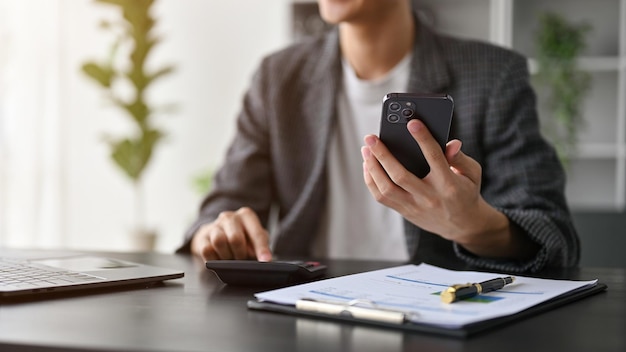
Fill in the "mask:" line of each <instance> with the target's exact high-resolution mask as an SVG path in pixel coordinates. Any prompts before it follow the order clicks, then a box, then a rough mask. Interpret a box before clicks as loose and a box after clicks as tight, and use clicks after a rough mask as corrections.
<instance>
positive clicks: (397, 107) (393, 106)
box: [389, 102, 402, 111]
mask: <svg viewBox="0 0 626 352" xmlns="http://www.w3.org/2000/svg"><path fill="white" fill-rule="evenodd" d="M401 107H402V106H401V105H400V103H396V102H393V103H391V104H389V110H391V111H400V108H401Z"/></svg>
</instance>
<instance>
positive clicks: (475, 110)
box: [179, 0, 579, 272]
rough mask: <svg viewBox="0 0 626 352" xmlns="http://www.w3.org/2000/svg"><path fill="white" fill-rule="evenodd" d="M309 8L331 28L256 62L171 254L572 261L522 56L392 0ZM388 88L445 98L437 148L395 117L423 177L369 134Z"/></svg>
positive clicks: (573, 239)
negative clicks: (204, 190) (209, 178)
mask: <svg viewBox="0 0 626 352" xmlns="http://www.w3.org/2000/svg"><path fill="white" fill-rule="evenodd" d="M318 4H319V7H320V14H321V16H322V18H323V19H324V20H325V21H327V22H328V23H331V24H336V26H335V28H334V29H333V30H332V31H330V32H329V33H327V34H325V35H323V36H321V37H319V38H315V39H311V40H309V41H306V42H303V43H299V44H295V45H293V46H290V47H288V48H286V49H284V50H282V51H279V52H277V53H274V54H272V55H270V56H268V57H267V58H265V59H264V60H263V61H262V63H261V65H260V67H259V68H258V70H257V72H256V74H255V76H254V78H253V81H252V84H251V86H250V88H249V90H248V91H247V93H246V95H245V99H244V104H243V107H242V110H241V113H240V115H239V117H238V120H237V132H236V135H235V137H234V140H233V141H232V144H231V145H230V148H229V150H228V152H227V155H226V158H225V162H224V165H223V166H222V168H221V169H220V170H219V172H218V173H217V174H216V177H215V182H214V189H213V190H212V191H211V192H210V194H209V195H208V196H207V197H206V198H205V199H204V201H203V202H202V205H201V208H200V212H199V216H198V218H197V220H196V221H195V222H194V223H193V224H192V226H191V227H190V228H189V230H188V231H187V233H186V234H185V241H184V244H183V245H182V246H181V248H179V251H180V252H191V253H193V254H195V255H197V256H200V257H202V258H203V259H257V260H261V261H267V260H271V259H272V258H275V257H276V256H286V255H288V256H316V257H329V258H366V259H393V260H406V261H416V262H417V261H427V262H432V263H435V264H440V265H456V264H462V265H465V264H469V265H473V266H479V267H483V268H486V269H494V270H505V271H515V272H526V271H530V272H532V271H537V270H540V269H542V268H544V267H546V266H558V267H567V266H575V265H577V263H578V260H579V240H578V236H577V234H576V231H575V229H574V227H573V224H572V220H571V217H570V213H569V210H568V208H567V204H566V201H565V197H564V183H565V178H564V172H563V169H562V167H561V165H560V163H559V161H558V159H557V157H556V154H555V152H554V150H553V148H552V147H551V146H550V145H549V144H547V143H546V141H545V140H544V139H543V138H542V136H541V135H540V133H539V128H538V118H537V113H536V107H535V105H536V102H535V94H534V92H533V90H532V88H531V87H530V85H529V81H528V70H527V67H526V60H525V58H524V57H522V56H520V55H518V54H516V53H514V52H511V51H509V50H506V49H503V48H499V47H495V46H492V45H489V44H485V43H480V42H475V41H466V40H460V39H456V38H451V37H447V36H443V35H439V34H437V33H435V32H434V31H433V30H432V29H430V28H428V27H427V26H425V25H423V24H422V23H420V22H419V21H418V20H417V17H416V16H415V15H414V13H413V12H412V9H411V4H410V2H409V1H408V0H387V1H380V0H319V1H318ZM389 92H420V93H447V94H450V95H451V96H452V97H453V98H454V100H455V113H454V118H453V124H452V127H451V140H450V142H448V144H447V145H446V148H445V151H442V150H441V148H440V147H439V146H438V144H437V143H436V142H435V141H434V139H433V137H432V135H431V134H430V132H429V131H428V129H427V128H426V127H425V126H424V125H423V124H422V123H421V122H420V121H418V120H412V121H411V122H410V123H408V125H407V128H408V130H409V132H410V134H411V135H412V136H413V138H414V139H415V140H416V141H417V143H418V144H419V145H420V147H421V148H422V150H423V152H424V154H425V156H426V158H427V161H428V163H429V165H430V167H431V171H430V173H429V174H428V175H427V176H426V177H424V178H423V179H420V178H417V177H415V176H414V175H412V174H411V173H409V172H408V171H407V170H406V169H405V168H404V167H402V166H401V164H400V163H399V162H398V161H397V160H396V159H395V158H394V157H393V156H392V155H391V154H390V153H389V151H388V150H387V148H386V147H385V145H384V144H383V143H382V142H381V141H380V140H379V139H378V137H377V136H376V135H377V133H378V126H379V123H380V112H381V102H382V97H383V96H384V95H385V94H387V93H389ZM359 149H360V152H359ZM272 219H274V220H273V221H272ZM269 226H271V227H270V229H271V231H268V227H269ZM270 232H271V236H270Z"/></svg>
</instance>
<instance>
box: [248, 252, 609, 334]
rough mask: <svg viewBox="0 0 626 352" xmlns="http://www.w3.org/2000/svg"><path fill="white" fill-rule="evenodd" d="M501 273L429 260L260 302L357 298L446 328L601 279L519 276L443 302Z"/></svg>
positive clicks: (271, 294)
mask: <svg viewBox="0 0 626 352" xmlns="http://www.w3.org/2000/svg"><path fill="white" fill-rule="evenodd" d="M499 276H503V275H501V274H494V273H483V272H474V271H451V270H446V269H442V268H438V267H435V266H432V265H428V264H420V265H404V266H398V267H393V268H389V269H383V270H376V271H370V272H364V273H360V274H354V275H348V276H343V277H338V278H332V279H327V280H321V281H316V282H312V283H307V284H302V285H297V286H292V287H287V288H282V289H277V290H272V291H267V292H261V293H257V294H256V295H255V297H256V299H257V300H258V301H260V302H270V303H276V304H279V305H286V306H294V307H295V305H296V302H298V301H299V300H303V299H305V300H313V301H319V302H328V303H333V304H338V305H348V304H353V303H354V302H360V303H356V304H357V305H358V306H361V307H370V308H376V309H382V310H387V311H398V312H402V313H405V316H406V319H407V320H409V321H410V322H413V323H420V324H428V325H434V326H440V327H444V328H452V329H454V328H460V327H463V326H464V325H467V324H471V323H475V322H480V321H485V320H489V319H493V318H497V317H502V316H507V315H512V314H515V313H518V312H521V311H523V310H526V309H528V308H531V307H533V306H536V305H539V304H541V303H543V302H546V301H548V300H550V299H553V298H555V297H557V296H561V295H565V294H567V293H569V292H573V291H576V290H579V289H584V288H586V287H590V286H595V285H597V283H598V280H592V281H569V280H548V279H537V278H530V277H523V276H516V277H515V282H514V283H513V284H510V285H507V286H505V287H504V288H502V289H500V290H497V291H493V292H489V293H484V294H481V295H479V296H476V297H474V298H472V299H469V300H463V301H459V302H455V303H452V304H447V303H443V302H442V301H441V298H440V296H439V295H440V293H441V291H443V290H445V289H446V288H447V287H449V286H451V285H454V284H464V283H476V282H481V281H486V280H490V279H493V278H496V277H499Z"/></svg>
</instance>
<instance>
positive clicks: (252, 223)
mask: <svg viewBox="0 0 626 352" xmlns="http://www.w3.org/2000/svg"><path fill="white" fill-rule="evenodd" d="M237 216H239V218H240V219H241V221H242V223H243V227H244V228H245V231H246V235H247V236H248V240H249V241H250V243H251V244H252V247H253V248H254V254H255V255H256V258H257V260H258V261H261V262H268V261H270V260H272V252H271V250H270V247H269V235H268V233H267V231H266V230H265V228H263V225H262V224H261V221H260V220H259V217H258V216H257V215H256V213H255V212H254V211H253V210H252V209H250V208H248V207H244V208H241V209H239V210H237Z"/></svg>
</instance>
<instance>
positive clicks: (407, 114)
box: [402, 109, 413, 119]
mask: <svg viewBox="0 0 626 352" xmlns="http://www.w3.org/2000/svg"><path fill="white" fill-rule="evenodd" d="M402 116H404V117H406V118H407V119H408V118H410V117H412V116H413V110H411V109H403V110H402Z"/></svg>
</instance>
